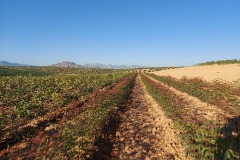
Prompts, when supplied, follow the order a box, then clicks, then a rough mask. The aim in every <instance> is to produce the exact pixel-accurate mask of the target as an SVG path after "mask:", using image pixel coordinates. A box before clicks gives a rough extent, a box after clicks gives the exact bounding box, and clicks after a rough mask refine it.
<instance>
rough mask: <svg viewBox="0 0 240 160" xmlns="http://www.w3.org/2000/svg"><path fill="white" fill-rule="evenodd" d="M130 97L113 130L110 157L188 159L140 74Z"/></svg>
mask: <svg viewBox="0 0 240 160" xmlns="http://www.w3.org/2000/svg"><path fill="white" fill-rule="evenodd" d="M130 99H131V100H130V102H129V103H128V104H127V106H126V107H127V108H126V112H125V113H124V114H123V115H122V121H121V123H120V125H119V128H118V129H117V131H116V137H115V140H114V145H113V151H112V155H113V159H121V160H125V159H126V160H135V159H138V160H145V159H146V160H148V159H149V160H159V159H161V160H164V159H167V160H171V159H173V160H175V159H184V160H186V159H189V158H188V157H187V156H186V154H185V152H184V147H183V144H181V142H180V140H179V139H178V138H177V136H176V135H177V134H178V131H176V130H175V129H173V122H172V121H171V120H170V119H168V118H167V117H166V116H165V115H164V112H163V111H162V110H161V108H160V107H159V106H158V104H157V103H156V102H155V101H154V100H153V99H152V97H151V96H150V95H149V94H148V93H147V90H146V88H145V86H144V85H143V82H142V81H141V79H140V77H139V76H138V77H137V78H136V84H135V86H134V88H133V92H132V94H131V97H130Z"/></svg>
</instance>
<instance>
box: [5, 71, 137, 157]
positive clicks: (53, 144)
mask: <svg viewBox="0 0 240 160" xmlns="http://www.w3.org/2000/svg"><path fill="white" fill-rule="evenodd" d="M115 76H116V75H115ZM124 77H125V78H124ZM134 77H135V75H133V74H132V75H127V74H123V75H121V79H123V80H121V81H119V80H118V83H115V85H110V86H109V87H107V88H104V89H102V90H97V91H96V92H95V91H94V92H93V93H92V94H90V95H89V96H87V97H86V96H85V98H88V99H85V100H84V103H83V104H81V109H80V110H79V109H78V106H76V107H77V110H76V108H75V109H74V110H71V111H70V112H69V114H66V115H64V116H62V117H59V118H60V120H58V121H56V120H55V121H54V122H53V123H52V124H51V123H50V126H49V124H48V125H47V126H48V127H46V126H45V127H46V128H45V127H44V128H45V129H44V128H43V130H42V129H41V128H39V129H40V130H36V129H37V128H32V129H31V130H29V129H28V133H27V132H25V133H24V137H27V138H24V139H23V140H22V141H21V142H20V143H17V144H16V145H15V147H13V148H12V149H11V148H10V149H8V150H3V151H2V152H1V156H2V157H4V158H6V157H8V158H10V157H14V156H16V155H15V152H16V154H17V155H18V156H23V157H25V156H26V153H24V149H23V153H19V150H22V148H19V146H22V145H23V144H25V143H28V147H29V146H31V150H29V151H28V150H26V152H28V154H29V153H30V155H28V156H27V157H34V158H36V157H39V156H40V157H41V158H44V156H47V157H52V156H53V157H61V159H63V158H65V159H68V158H69V157H73V156H80V157H83V156H85V157H86V156H87V155H89V156H90V155H91V146H92V145H93V142H94V141H95V139H96V138H97V137H98V136H99V134H100V133H101V129H102V128H103V127H104V126H105V125H106V124H107V121H108V120H109V118H111V116H113V117H112V118H114V115H115V114H116V113H117V110H118V108H119V107H121V106H122V104H123V103H124V101H125V98H126V96H128V94H129V91H130V89H131V87H132V86H133V83H134ZM108 79H109V78H108ZM73 105H75V104H73ZM77 105H79V104H77ZM73 137H75V138H73ZM36 142H37V143H36ZM76 145H78V147H77V146H76ZM16 148H18V149H17V150H16ZM43 153H44V154H43ZM43 155H44V156H43ZM75 158H76V157H75Z"/></svg>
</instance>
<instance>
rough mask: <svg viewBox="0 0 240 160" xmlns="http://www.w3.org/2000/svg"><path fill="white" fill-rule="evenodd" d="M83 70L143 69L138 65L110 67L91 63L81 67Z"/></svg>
mask: <svg viewBox="0 0 240 160" xmlns="http://www.w3.org/2000/svg"><path fill="white" fill-rule="evenodd" d="M83 67H85V68H107V69H133V68H143V66H140V65H112V64H107V65H106V64H100V63H91V64H85V65H83Z"/></svg>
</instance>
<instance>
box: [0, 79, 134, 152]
mask: <svg viewBox="0 0 240 160" xmlns="http://www.w3.org/2000/svg"><path fill="white" fill-rule="evenodd" d="M132 78H134V77H133V75H132V76H130V77H129V76H128V77H127V78H125V79H124V80H123V81H121V82H119V83H118V84H117V85H116V86H115V87H110V88H109V89H106V90H105V89H103V90H101V91H100V92H98V93H97V94H92V96H91V97H92V99H91V100H88V101H87V102H86V103H85V104H84V105H83V106H85V109H86V110H85V112H80V113H77V115H76V116H75V118H74V116H73V115H70V117H67V118H66V117H65V116H64V117H63V118H62V119H63V120H64V119H65V120H64V121H62V120H61V121H60V123H59V125H58V127H57V128H52V129H50V130H49V129H47V130H49V131H47V130H46V129H44V130H43V131H41V132H40V134H39V135H37V136H34V137H33V138H31V139H30V140H29V141H32V144H31V146H32V151H31V152H30V153H31V154H30V155H28V156H29V157H31V156H33V157H35V156H37V155H38V154H40V153H43V150H44V149H43V150H41V149H42V148H45V147H47V148H49V147H50V146H51V145H50V144H49V143H51V144H53V143H54V145H59V147H60V148H58V149H59V152H61V150H62V147H63V146H62V144H59V143H61V142H62V143H63V139H62V136H63V130H64V132H65V131H71V130H68V129H69V128H68V127H69V126H70V125H71V124H72V123H73V122H74V123H81V126H78V129H80V128H81V127H83V126H84V125H85V127H87V126H86V125H87V124H88V125H90V126H91V127H93V126H94V127H95V125H94V124H91V122H90V121H91V120H95V119H93V117H89V120H88V119H86V120H83V121H81V122H80V121H78V120H79V119H78V118H77V117H81V118H83V117H85V116H86V115H88V114H89V113H90V112H91V113H92V112H93V111H94V114H99V113H101V112H102V109H103V107H100V106H98V105H96V104H98V103H99V104H100V105H101V104H102V103H103V101H105V102H106V101H107V99H108V98H109V97H110V94H111V93H112V94H113V95H114V96H116V94H117V95H118V96H120V95H119V94H120V93H118V90H119V89H120V88H121V86H122V87H124V86H125V84H126V83H130V82H129V81H130V80H131V79H132ZM128 87H129V86H128ZM126 90H127V88H126ZM124 93H126V92H124ZM126 95H127V94H126ZM122 96H123V94H122ZM117 98H118V97H115V98H113V99H111V100H112V101H115V99H116V100H117ZM112 101H111V102H112ZM109 103H110V102H109ZM111 104H112V103H111ZM102 105H105V103H104V104H102ZM108 105H110V104H108ZM112 105H117V103H116V104H114V103H113V104H112ZM97 106H98V107H97ZM108 107H109V106H108ZM111 109H112V110H113V109H114V107H113V108H111ZM95 112H96V113H95ZM82 116H83V117H82ZM85 118H86V117H85ZM105 118H106V117H105ZM69 120H70V121H69ZM96 120H97V119H96ZM85 122H89V123H85ZM62 123H63V124H62ZM65 123H66V124H65ZM94 123H96V122H94ZM60 124H61V125H60ZM64 124H65V125H64ZM62 125H63V126H64V127H63V128H62ZM53 126H54V125H53ZM79 127H80V128H79ZM88 127H89V126H88ZM96 127H97V128H98V129H99V127H98V126H96ZM47 128H51V125H50V126H49V127H47ZM66 128H68V129H67V130H65V129H66ZM83 129H84V127H83V128H81V129H80V130H79V131H83ZM88 129H89V128H88ZM45 130H46V131H45ZM72 130H73V128H72ZM79 131H78V132H79ZM48 132H53V133H52V134H53V135H51V136H50V135H48ZM76 132H77V131H76ZM86 134H87V133H86ZM96 134H97V132H95V135H96ZM42 136H43V137H42ZM92 136H93V135H92ZM40 137H41V138H40ZM56 137H58V138H60V139H56ZM79 138H81V137H79ZM49 139H50V141H49ZM35 141H38V143H36V142H35ZM48 142H49V143H48ZM44 143H46V144H44ZM66 143H68V142H66ZM39 144H40V146H39ZM51 147H53V148H54V146H51ZM51 147H50V148H51ZM34 148H35V150H34ZM47 148H45V149H46V150H45V151H46V152H49V151H47V150H48V149H47ZM36 149H37V150H36ZM40 150H41V152H40V153H39V151H40ZM9 151H11V150H9ZM23 152H24V149H23ZM66 152H67V151H66ZM7 153H9V152H5V154H4V153H2V155H5V157H8V156H10V157H12V156H13V155H14V152H13V151H12V153H11V154H7ZM18 154H19V153H18ZM64 154H67V153H64ZM20 155H21V154H19V156H20ZM22 155H24V153H23V154H22ZM46 155H48V153H46Z"/></svg>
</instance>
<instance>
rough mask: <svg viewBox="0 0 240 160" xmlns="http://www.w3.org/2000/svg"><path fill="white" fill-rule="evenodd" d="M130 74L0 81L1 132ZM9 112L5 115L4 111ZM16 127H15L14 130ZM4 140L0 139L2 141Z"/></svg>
mask: <svg viewBox="0 0 240 160" xmlns="http://www.w3.org/2000/svg"><path fill="white" fill-rule="evenodd" d="M129 74H130V73H124V72H114V73H111V72H110V73H101V74H83V75H66V74H57V75H48V76H2V77H0V107H1V108H0V109H1V111H3V112H1V113H0V120H1V122H0V130H1V133H2V134H5V132H7V131H8V130H3V129H4V128H6V127H7V126H11V127H8V128H9V129H11V130H14V129H17V126H18V125H19V124H24V123H26V122H27V121H28V120H30V119H33V118H36V117H38V116H42V115H44V114H46V113H47V112H51V111H53V110H55V109H56V108H57V107H61V108H63V109H64V108H65V107H66V105H67V104H68V103H69V102H70V101H72V100H75V99H78V98H79V97H81V96H83V95H86V94H89V93H91V92H92V91H93V90H95V89H101V88H103V87H106V86H110V85H112V84H114V83H117V82H118V81H120V80H121V79H123V78H124V77H126V76H128V75H129ZM5 110H6V111H5ZM15 126H16V127H15ZM0 139H1V138H0Z"/></svg>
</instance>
